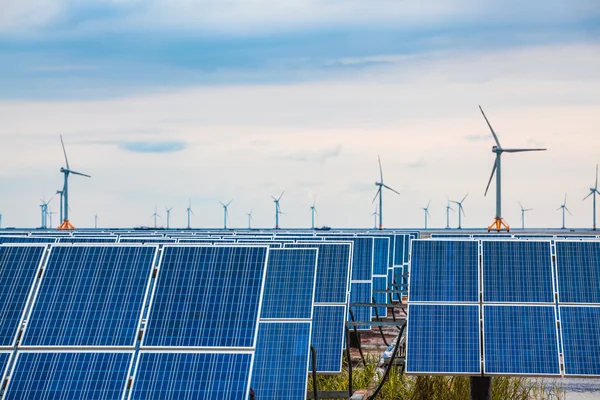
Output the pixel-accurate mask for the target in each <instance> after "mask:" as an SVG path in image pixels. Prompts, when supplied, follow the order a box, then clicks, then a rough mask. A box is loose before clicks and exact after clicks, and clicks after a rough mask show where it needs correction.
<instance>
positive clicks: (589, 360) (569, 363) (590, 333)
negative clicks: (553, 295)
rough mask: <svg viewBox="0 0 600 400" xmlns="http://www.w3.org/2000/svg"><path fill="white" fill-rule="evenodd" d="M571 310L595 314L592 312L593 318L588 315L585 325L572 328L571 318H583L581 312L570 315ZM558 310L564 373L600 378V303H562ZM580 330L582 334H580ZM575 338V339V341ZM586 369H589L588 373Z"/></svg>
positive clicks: (568, 375)
mask: <svg viewBox="0 0 600 400" xmlns="http://www.w3.org/2000/svg"><path fill="white" fill-rule="evenodd" d="M571 310H572V311H577V312H582V311H583V312H585V311H589V312H590V313H593V314H595V315H592V318H586V320H585V324H582V325H585V326H584V327H579V330H578V329H573V331H571V330H570V325H571V323H572V322H573V321H572V319H571V317H581V315H578V316H573V315H569V314H571ZM558 313H559V316H560V343H561V344H562V356H563V365H564V376H565V377H581V378H598V377H600V363H598V359H599V357H600V306H598V305H587V304H569V305H559V306H558ZM587 317H589V315H588V316H587ZM578 333H579V334H580V335H577V334H578ZM578 336H579V337H578ZM572 338H575V340H572ZM577 339H579V340H577ZM582 339H585V340H582ZM573 342H575V343H576V344H574V343H573ZM581 364H584V365H583V366H582V365H581ZM585 370H588V371H590V372H589V373H585V372H584V371H585Z"/></svg>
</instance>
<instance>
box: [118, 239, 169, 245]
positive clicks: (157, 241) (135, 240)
mask: <svg viewBox="0 0 600 400" xmlns="http://www.w3.org/2000/svg"><path fill="white" fill-rule="evenodd" d="M119 243H140V244H146V243H150V244H159V243H177V239H173V238H165V237H144V238H131V237H121V238H119Z"/></svg>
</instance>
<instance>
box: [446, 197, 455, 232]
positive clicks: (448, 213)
mask: <svg viewBox="0 0 600 400" xmlns="http://www.w3.org/2000/svg"><path fill="white" fill-rule="evenodd" d="M450 211H454V209H453V208H452V207H450V199H448V203H447V204H446V229H450Z"/></svg>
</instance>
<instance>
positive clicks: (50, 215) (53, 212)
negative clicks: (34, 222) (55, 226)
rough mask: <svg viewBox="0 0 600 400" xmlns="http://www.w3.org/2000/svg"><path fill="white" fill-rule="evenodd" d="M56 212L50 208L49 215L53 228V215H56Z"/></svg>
mask: <svg viewBox="0 0 600 400" xmlns="http://www.w3.org/2000/svg"><path fill="white" fill-rule="evenodd" d="M54 214H56V212H55V211H52V209H51V208H49V211H48V217H49V218H50V228H52V215H54Z"/></svg>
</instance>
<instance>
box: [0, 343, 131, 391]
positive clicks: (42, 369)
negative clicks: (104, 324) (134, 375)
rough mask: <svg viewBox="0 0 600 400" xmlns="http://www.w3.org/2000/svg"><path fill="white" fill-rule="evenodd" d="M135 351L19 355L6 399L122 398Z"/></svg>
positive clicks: (27, 353)
mask: <svg viewBox="0 0 600 400" xmlns="http://www.w3.org/2000/svg"><path fill="white" fill-rule="evenodd" d="M132 358H133V352H103V353H92V352H65V353H59V352H39V353H34V352H19V353H18V354H17V360H16V363H15V366H14V370H13V372H12V374H11V378H10V381H9V384H8V388H7V390H6V392H5V393H4V397H3V398H4V399H5V400H13V399H53V400H54V399H120V398H121V397H122V396H123V392H124V391H125V385H126V384H127V378H128V375H129V370H130V368H131V360H132Z"/></svg>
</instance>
